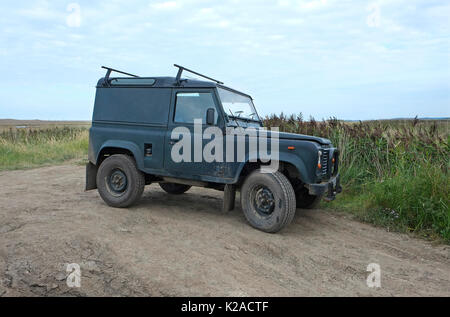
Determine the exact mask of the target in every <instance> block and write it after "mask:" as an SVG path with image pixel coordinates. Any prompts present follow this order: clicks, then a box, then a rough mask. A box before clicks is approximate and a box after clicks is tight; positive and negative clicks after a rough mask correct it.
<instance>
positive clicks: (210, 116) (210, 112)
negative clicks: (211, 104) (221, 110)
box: [206, 108, 215, 125]
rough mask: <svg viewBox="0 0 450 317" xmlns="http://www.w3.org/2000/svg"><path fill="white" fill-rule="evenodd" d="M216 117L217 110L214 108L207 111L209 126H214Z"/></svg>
mask: <svg viewBox="0 0 450 317" xmlns="http://www.w3.org/2000/svg"><path fill="white" fill-rule="evenodd" d="M214 117H215V110H214V108H209V109H208V110H207V111H206V124H207V125H214V123H215V120H214Z"/></svg>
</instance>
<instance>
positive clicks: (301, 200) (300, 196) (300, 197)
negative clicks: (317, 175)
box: [295, 187, 323, 209]
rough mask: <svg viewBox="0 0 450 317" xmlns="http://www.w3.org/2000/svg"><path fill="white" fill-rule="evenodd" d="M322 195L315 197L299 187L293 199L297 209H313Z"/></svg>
mask: <svg viewBox="0 0 450 317" xmlns="http://www.w3.org/2000/svg"><path fill="white" fill-rule="evenodd" d="M322 197H323V195H320V196H315V195H310V194H309V193H308V189H307V188H305V187H301V188H299V189H297V190H296V191H295V198H296V200H297V208H302V209H315V208H317V206H318V205H319V203H320V201H321V200H322Z"/></svg>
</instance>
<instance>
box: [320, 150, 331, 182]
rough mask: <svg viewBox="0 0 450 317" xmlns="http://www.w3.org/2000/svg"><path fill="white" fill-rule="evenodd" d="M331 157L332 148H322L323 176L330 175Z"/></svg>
mask: <svg viewBox="0 0 450 317" xmlns="http://www.w3.org/2000/svg"><path fill="white" fill-rule="evenodd" d="M329 159H330V150H322V162H321V164H322V177H323V178H327V176H328V165H329Z"/></svg>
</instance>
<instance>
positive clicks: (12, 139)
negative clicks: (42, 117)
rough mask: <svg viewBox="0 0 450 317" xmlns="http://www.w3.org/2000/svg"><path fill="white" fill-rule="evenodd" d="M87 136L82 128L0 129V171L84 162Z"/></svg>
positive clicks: (87, 132) (84, 128)
mask: <svg viewBox="0 0 450 317" xmlns="http://www.w3.org/2000/svg"><path fill="white" fill-rule="evenodd" d="M88 136H89V130H88V129H87V128H86V127H67V126H63V127H51V128H48V127H40V128H38V129H36V128H20V129H17V128H12V127H10V128H9V129H3V130H2V131H0V171H2V170H14V169H23V168H30V167H36V166H42V165H51V164H58V163H62V162H64V161H67V160H72V159H80V160H81V159H84V158H86V156H87V149H88V142H89V139H88Z"/></svg>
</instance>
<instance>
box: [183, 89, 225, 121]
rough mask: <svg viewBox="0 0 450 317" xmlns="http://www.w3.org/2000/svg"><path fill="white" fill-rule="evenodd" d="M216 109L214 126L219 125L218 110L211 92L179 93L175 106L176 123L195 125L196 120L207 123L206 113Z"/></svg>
mask: <svg viewBox="0 0 450 317" xmlns="http://www.w3.org/2000/svg"><path fill="white" fill-rule="evenodd" d="M209 108H213V109H214V120H215V122H214V124H217V118H218V113H217V108H216V105H215V103H214V98H213V95H212V93H210V92H186V93H184V92H179V93H177V98H176V104H175V117H174V121H175V122H178V123H194V119H202V121H203V124H204V123H205V122H206V112H207V110H208V109H209Z"/></svg>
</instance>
